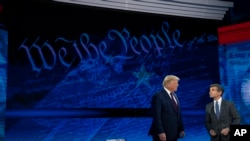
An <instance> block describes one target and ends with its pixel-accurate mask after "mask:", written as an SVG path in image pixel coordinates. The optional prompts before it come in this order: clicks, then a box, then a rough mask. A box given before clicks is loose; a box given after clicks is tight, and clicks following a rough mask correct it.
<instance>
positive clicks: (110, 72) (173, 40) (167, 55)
mask: <svg viewBox="0 0 250 141" xmlns="http://www.w3.org/2000/svg"><path fill="white" fill-rule="evenodd" d="M20 5H21V6H20ZM20 5H18V7H15V6H14V8H16V9H18V10H11V11H10V12H11V13H10V15H11V16H10V20H11V23H10V27H11V28H10V33H9V40H10V42H9V51H8V75H7V76H8V81H7V82H8V83H7V101H6V102H7V109H6V127H5V130H6V140H27V141H30V140H43V141H50V140H53V141H54V140H60V141H62V140H65V141H68V140H84V141H103V140H105V139H107V138H126V139H127V140H128V141H138V140H144V141H147V140H150V137H149V136H148V135H147V132H148V129H149V126H150V123H151V117H150V109H149V108H150V100H151V97H152V95H153V94H154V93H155V92H156V91H158V90H159V89H161V82H162V79H163V78H164V76H165V75H167V74H175V75H177V76H179V77H180V78H181V81H180V87H179V89H178V92H177V95H178V96H179V99H180V102H181V106H182V107H181V108H182V109H183V115H184V123H185V127H186V138H184V139H183V140H192V141H196V140H197V141H201V139H202V140H204V139H205V138H207V137H208V135H207V133H206V131H205V127H204V120H205V117H204V110H205V105H206V103H208V102H210V99H209V96H208V87H209V85H210V84H211V83H219V79H220V78H219V68H218V66H219V64H218V45H217V41H218V39H217V33H216V29H217V26H218V23H216V22H212V21H210V22H208V21H206V20H194V19H188V18H187V19H186V18H177V17H175V18H174V17H164V16H159V15H147V14H142V13H133V14H132V13H129V12H122V11H112V10H106V9H95V8H89V7H78V6H73V5H72V6H66V5H54V4H52V3H51V4H45V3H39V4H33V5H32V6H30V5H26V4H25V3H20ZM44 6H46V10H44ZM21 7H22V8H21ZM24 9H25V10H24ZM31 11H32V12H31ZM100 13H102V14H100ZM152 21H153V22H152ZM200 25H202V26H200ZM207 139H208V138H207Z"/></svg>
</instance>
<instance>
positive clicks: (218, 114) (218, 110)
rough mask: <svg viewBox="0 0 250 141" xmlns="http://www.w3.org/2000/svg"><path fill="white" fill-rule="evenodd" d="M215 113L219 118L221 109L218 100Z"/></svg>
mask: <svg viewBox="0 0 250 141" xmlns="http://www.w3.org/2000/svg"><path fill="white" fill-rule="evenodd" d="M215 114H216V116H217V118H218V119H219V117H220V109H219V103H218V101H216V103H215Z"/></svg>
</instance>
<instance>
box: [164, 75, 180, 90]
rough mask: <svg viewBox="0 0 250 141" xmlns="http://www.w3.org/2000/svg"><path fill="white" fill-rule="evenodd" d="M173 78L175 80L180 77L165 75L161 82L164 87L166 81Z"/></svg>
mask: <svg viewBox="0 0 250 141" xmlns="http://www.w3.org/2000/svg"><path fill="white" fill-rule="evenodd" d="M173 80H177V81H179V80H180V78H179V77H177V76H175V75H167V76H165V78H164V80H163V82H162V86H163V87H164V86H165V84H166V83H169V82H170V81H173Z"/></svg>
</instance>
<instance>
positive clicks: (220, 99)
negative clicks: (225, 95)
mask: <svg viewBox="0 0 250 141" xmlns="http://www.w3.org/2000/svg"><path fill="white" fill-rule="evenodd" d="M217 101H218V103H221V101H222V98H221V97H220V98H219V99H218V100H217ZM215 102H216V100H214V103H215Z"/></svg>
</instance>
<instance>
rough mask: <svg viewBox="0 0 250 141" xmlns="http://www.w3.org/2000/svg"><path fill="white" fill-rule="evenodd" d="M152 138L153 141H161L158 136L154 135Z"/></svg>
mask: <svg viewBox="0 0 250 141" xmlns="http://www.w3.org/2000/svg"><path fill="white" fill-rule="evenodd" d="M152 138H153V141H161V140H160V138H159V136H158V135H153V136H152ZM167 141H177V139H175V140H168V139H167Z"/></svg>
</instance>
